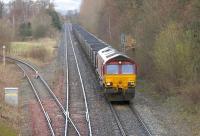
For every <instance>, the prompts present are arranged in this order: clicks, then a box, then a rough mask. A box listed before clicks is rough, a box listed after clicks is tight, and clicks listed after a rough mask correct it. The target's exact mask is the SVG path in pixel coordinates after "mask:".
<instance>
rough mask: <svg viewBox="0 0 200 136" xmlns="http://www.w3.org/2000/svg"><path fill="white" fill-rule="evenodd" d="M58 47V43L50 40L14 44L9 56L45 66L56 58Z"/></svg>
mask: <svg viewBox="0 0 200 136" xmlns="http://www.w3.org/2000/svg"><path fill="white" fill-rule="evenodd" d="M56 45H57V41H56V40H54V39H49V38H43V39H39V40H33V41H25V42H12V44H11V48H10V52H9V54H10V56H15V57H18V58H22V59H26V60H28V61H30V62H32V63H33V64H36V65H39V66H43V65H44V64H46V63H48V62H49V61H51V60H52V59H53V58H54V56H55V48H57V46H56Z"/></svg>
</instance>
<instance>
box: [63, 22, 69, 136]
mask: <svg viewBox="0 0 200 136" xmlns="http://www.w3.org/2000/svg"><path fill="white" fill-rule="evenodd" d="M64 32H65V33H64V43H65V46H66V47H65V49H66V50H65V52H66V54H65V57H66V61H65V64H66V75H65V77H67V79H66V85H67V88H66V92H67V96H66V97H67V98H66V100H67V102H66V104H67V105H66V113H67V116H68V117H69V69H68V66H69V65H68V49H67V40H66V36H67V30H66V23H65V24H64ZM67 134H68V118H66V120H65V136H67Z"/></svg>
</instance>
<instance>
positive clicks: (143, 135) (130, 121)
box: [108, 102, 152, 136]
mask: <svg viewBox="0 0 200 136" xmlns="http://www.w3.org/2000/svg"><path fill="white" fill-rule="evenodd" d="M108 103H109V106H110V109H111V111H112V113H113V116H114V117H115V120H116V122H117V125H118V128H119V130H120V132H121V135H122V136H127V135H139V136H152V134H151V132H150V130H149V129H148V127H147V126H146V125H145V123H144V121H143V120H142V118H141V117H140V115H139V113H138V112H137V110H136V109H135V108H134V107H132V106H131V105H129V104H119V103H110V102H108Z"/></svg>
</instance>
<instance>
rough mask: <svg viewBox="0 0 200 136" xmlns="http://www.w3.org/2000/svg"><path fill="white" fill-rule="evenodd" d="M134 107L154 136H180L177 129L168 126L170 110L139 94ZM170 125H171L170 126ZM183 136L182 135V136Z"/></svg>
mask: <svg viewBox="0 0 200 136" xmlns="http://www.w3.org/2000/svg"><path fill="white" fill-rule="evenodd" d="M133 106H135V109H136V110H137V111H138V112H139V113H140V115H141V117H142V119H143V120H144V121H145V123H146V124H147V126H148V127H149V129H150V130H151V132H152V134H153V135H158V136H178V135H179V134H178V133H177V132H176V129H175V128H173V127H172V126H166V124H165V123H166V120H165V118H166V116H167V113H168V109H166V108H165V107H161V106H160V105H159V104H156V103H154V102H153V101H152V100H151V98H148V96H145V95H144V94H142V93H139V92H137V93H136V97H135V100H134V102H133ZM168 125H169V124H168ZM180 136H181V135H180Z"/></svg>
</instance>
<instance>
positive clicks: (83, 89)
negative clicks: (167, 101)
mask: <svg viewBox="0 0 200 136" xmlns="http://www.w3.org/2000/svg"><path fill="white" fill-rule="evenodd" d="M67 28H68V33H69V39H70V41H71V45H72V50H73V54H74V58H75V61H76V67H77V70H78V74H79V78H80V82H81V87H82V92H83V96H84V103H85V108H86V113H85V114H86V121H87V122H88V128H89V135H90V136H92V127H91V122H90V115H89V110H88V102H87V97H86V93H85V87H84V84H83V79H82V75H81V72H80V68H79V63H78V60H77V57H76V53H75V50H74V44H73V41H72V37H71V33H70V28H69V26H68V27H67Z"/></svg>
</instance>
